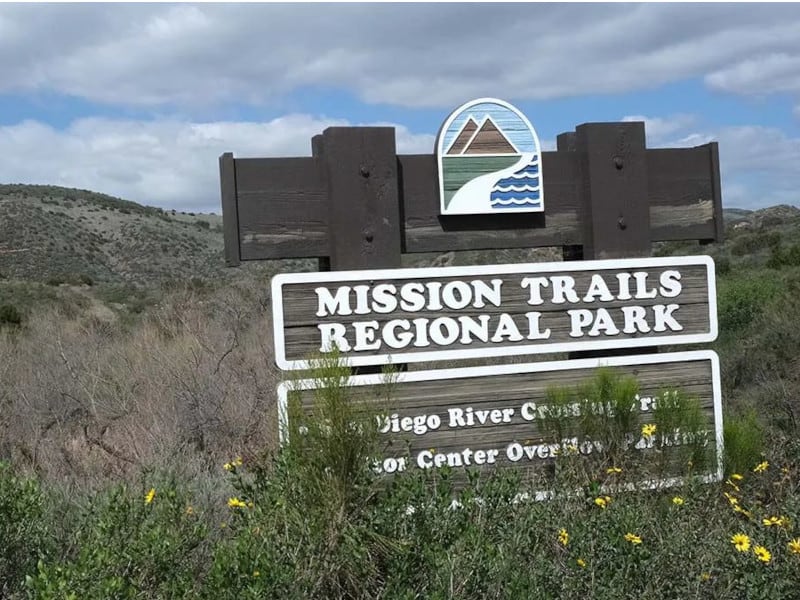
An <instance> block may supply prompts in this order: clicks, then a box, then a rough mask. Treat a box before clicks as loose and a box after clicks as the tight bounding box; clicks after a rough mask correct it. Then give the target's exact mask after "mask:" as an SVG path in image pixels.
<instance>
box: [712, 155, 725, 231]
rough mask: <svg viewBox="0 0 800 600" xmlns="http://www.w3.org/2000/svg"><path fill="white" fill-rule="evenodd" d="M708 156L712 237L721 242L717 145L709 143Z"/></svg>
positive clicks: (722, 223) (722, 218) (720, 195)
mask: <svg viewBox="0 0 800 600" xmlns="http://www.w3.org/2000/svg"><path fill="white" fill-rule="evenodd" d="M708 150H709V155H710V158H711V183H712V190H713V191H712V196H713V198H714V209H713V213H714V234H715V235H714V237H713V238H709V239H713V241H715V242H721V241H722V240H723V239H724V238H725V219H724V217H723V214H722V185H721V183H720V168H719V144H718V143H717V142H711V143H710V144H708Z"/></svg>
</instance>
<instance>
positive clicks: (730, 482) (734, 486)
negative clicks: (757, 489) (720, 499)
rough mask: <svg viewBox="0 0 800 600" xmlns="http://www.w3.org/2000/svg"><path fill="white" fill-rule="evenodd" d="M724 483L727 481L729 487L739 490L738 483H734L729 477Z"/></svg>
mask: <svg viewBox="0 0 800 600" xmlns="http://www.w3.org/2000/svg"><path fill="white" fill-rule="evenodd" d="M725 483H727V484H728V485H729V486H731V487H732V488H733V489H734V490H736V491H737V492H738V491H739V486H738V485H736V484H735V483H733V482H732V481H731V480H730V479H728V480H727V481H725Z"/></svg>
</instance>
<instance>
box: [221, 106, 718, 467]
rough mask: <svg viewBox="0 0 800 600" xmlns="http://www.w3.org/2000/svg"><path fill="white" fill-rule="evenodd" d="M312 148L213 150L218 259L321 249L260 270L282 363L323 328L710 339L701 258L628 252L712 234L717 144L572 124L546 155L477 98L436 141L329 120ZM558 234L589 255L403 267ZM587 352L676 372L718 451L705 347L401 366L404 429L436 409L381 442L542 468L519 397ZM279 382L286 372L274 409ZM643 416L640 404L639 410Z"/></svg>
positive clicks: (345, 346)
mask: <svg viewBox="0 0 800 600" xmlns="http://www.w3.org/2000/svg"><path fill="white" fill-rule="evenodd" d="M311 150H312V156H309V157H281V158H242V157H236V158H234V156H233V154H232V153H225V154H223V155H222V156H221V157H220V160H219V169H220V186H221V199H222V213H223V222H224V235H225V257H226V261H227V263H228V264H229V265H231V266H236V265H239V264H240V263H241V262H242V261H249V260H271V259H282V258H310V257H315V258H318V259H319V269H320V271H322V272H321V273H303V274H290V275H280V276H278V277H277V278H275V280H273V288H272V302H273V312H274V330H275V353H276V362H277V363H278V365H279V366H280V367H281V368H282V369H302V368H305V367H307V366H308V362H307V361H308V359H309V357H310V356H311V355H313V354H315V353H317V352H319V351H320V350H321V349H322V350H324V349H326V346H327V347H330V346H332V345H335V346H337V347H338V348H339V349H340V351H341V353H342V354H343V355H344V356H345V358H346V360H347V361H348V363H349V364H350V365H352V366H355V367H359V366H367V365H379V364H386V363H395V364H398V363H400V364H402V363H411V362H417V361H428V360H442V359H454V358H469V357H473V358H479V357H488V356H504V355H521V354H538V353H545V352H563V351H569V352H572V351H580V350H593V351H599V352H604V351H609V352H610V351H612V350H617V349H624V348H631V349H634V348H639V349H640V350H641V349H643V348H647V347H653V346H657V345H660V344H680V343H697V342H709V341H712V340H713V339H714V338H715V337H716V334H717V322H716V298H715V286H714V269H713V263H712V262H711V261H710V259H706V258H700V257H694V258H677V259H676V258H669V259H642V261H643V262H635V259H636V257H647V256H649V255H650V254H651V244H652V243H653V242H657V241H668V240H700V241H701V242H710V241H720V240H721V239H722V237H723V230H724V221H723V214H722V195H721V186H720V169H719V152H718V147H717V144H716V143H715V142H711V143H708V144H704V145H701V146H697V147H694V148H648V147H647V146H646V143H645V129H644V123H642V122H624V123H584V124H582V125H578V126H577V127H576V128H575V130H574V131H571V132H565V133H562V134H560V135H559V136H558V137H557V148H556V150H555V151H546V152H542V151H541V148H540V145H539V141H538V136H537V135H536V132H535V130H534V129H533V127H532V125H531V124H530V123H529V122H528V120H527V118H526V117H525V116H524V115H523V114H522V113H521V112H520V111H518V110H517V109H516V108H514V107H512V106H510V105H508V104H507V103H505V102H503V101H501V100H497V99H479V100H476V101H473V102H468V103H466V104H464V105H462V106H461V107H459V108H458V109H456V110H455V111H454V112H453V113H451V114H450V116H449V117H448V118H447V120H446V121H445V123H444V125H443V127H442V130H441V131H440V135H439V137H438V139H437V144H436V148H435V151H434V152H433V153H432V154H418V155H398V154H397V151H396V145H395V130H394V129H393V128H391V127H331V128H328V129H326V130H325V131H324V132H323V133H322V134H321V135H317V136H315V137H314V138H313V139H312V140H311ZM552 246H556V247H561V248H562V251H563V256H564V258H565V260H570V261H573V260H584V259H589V260H594V259H599V261H598V262H586V263H572V262H566V263H553V264H549V265H539V264H537V265H521V266H520V265H503V266H499V267H465V268H463V269H461V268H455V269H453V270H448V269H431V270H413V271H411V270H401V269H398V267H400V266H401V257H402V255H404V254H411V253H430V252H453V251H460V250H481V249H493V250H500V249H511V248H536V247H552ZM459 269H460V270H459ZM329 271H332V272H329ZM599 361H602V363H601V362H599ZM600 364H606V365H614V366H616V367H618V368H620V369H623V370H625V371H626V372H630V373H633V374H634V375H636V376H637V377H639V378H640V379H641V380H642V382H643V386H645V387H646V393H647V394H654V393H655V392H654V391H652V390H653V389H654V388H655V387H662V386H671V385H675V386H677V387H680V388H682V389H689V390H690V391H691V392H692V393H696V394H697V395H698V397H700V398H701V399H702V401H703V403H704V404H703V406H704V407H705V408H704V409H705V410H706V411H707V414H708V416H709V418H711V416H712V415H713V420H711V421H709V423H710V425H709V431H711V432H713V434H712V435H711V437H710V438H709V440H710V441H709V443H711V444H716V446H715V450H716V452H717V457H719V455H720V451H721V441H722V438H721V427H722V425H721V423H722V422H721V415H720V410H719V373H718V371H719V369H718V366H717V360H716V357H715V356H712V355H709V354H703V355H700V354H698V353H686V354H683V355H680V357H675V356H673V355H658V356H655V355H654V356H636V357H628V358H603V359H584V360H580V361H564V362H555V363H553V362H550V363H537V364H532V365H515V366H502V367H498V366H493V367H480V368H476V369H466V370H462V369H458V370H436V371H426V372H408V373H401V374H400V375H399V378H400V379H399V381H398V384H397V387H396V389H397V393H398V394H399V395H398V396H397V400H396V407H397V408H396V411H397V421H396V422H397V423H398V426H399V427H400V428H401V430H402V428H403V427H404V425H403V423H409V422H410V423H412V428H413V427H416V425H414V424H415V423H417V422H418V420H417V421H415V417H417V418H418V415H417V414H416V413H415V411H416V412H419V414H426V415H428V416H429V417H430V416H431V415H433V414H436V415H438V418H439V421H440V424H439V426H438V427H436V428H433V427H430V426H429V427H428V430H429V431H427V432H426V433H425V434H424V435H423V434H416V433H410V432H408V431H399V432H391V435H389V434H388V433H387V435H388V436H389V437H387V441H391V443H392V445H393V446H392V450H393V452H394V451H395V450H397V448H399V446H400V445H402V444H405V443H406V442H407V443H408V444H410V445H408V446H407V447H406V449H407V450H409V452H410V453H409V454H408V457H407V458H406V460H407V461H411V462H409V463H408V464H417V465H419V464H420V462H419V461H422V462H423V463H426V464H427V463H429V462H431V461H432V463H433V466H434V467H436V466H437V461H442V460H444V461H445V462H451V461H455V460H456V458H451V456H450V455H453V456H457V455H460V456H461V458H462V460H463V461H465V460H466V457H467V454H469V453H466V454H465V450H466V449H467V448H469V449H470V450H471V452H472V454H471V455H470V456H471V457H472V458H470V460H472V461H473V462H475V463H478V462H479V461H481V460H482V461H483V465H481V466H484V467H487V468H488V467H489V466H495V465H496V466H502V465H506V464H508V465H516V466H519V465H521V464H525V465H532V466H533V467H534V468H539V467H541V466H542V465H546V464H549V463H552V461H553V458H552V452H551V451H550V450H549V447H548V448H545V447H543V446H542V445H541V443H538V444H537V442H536V440H537V439H539V440H541V439H542V438H541V436H540V435H539V434H540V432H538V430H537V429H536V427H535V426H534V425H533V424H532V423H531V422H529V421H527V420H526V419H525V418H524V416H523V406H524V405H525V403H527V402H541V399H542V397H543V396H542V394H543V391H542V390H543V387H542V386H543V385H545V384H546V383H547V382H551V383H558V382H571V381H575V380H577V379H579V378H583V377H588V376H589V375H590V374H591V372H592V371H593V369H595V368H596V367H597V366H598V365H600ZM378 377H380V376H377V375H363V376H361V375H360V376H356V377H355V378H353V380H352V382H353V390H354V391H357V390H361V393H363V394H365V395H366V396H368V395H369V390H370V387H371V386H373V385H376V384H377V383H378V379H377V378H378ZM288 390H289V388H288V387H287V384H283V385H282V386H281V388H280V394H281V398H282V402H283V403H284V404H283V405H284V406H285V400H286V398H287V394H288ZM300 393H301V395H303V394H304V392H300ZM303 398H306V396H303ZM468 408H472V412H470V413H469V414H471V415H472V417H471V418H472V419H473V421H471V422H472V423H473V425H465V426H461V425H459V423H460V421H459V418H458V417H455V416H453V414H454V413H451V412H450V410H451V409H452V410H456V409H458V410H461V411H462V412H461V413H459V414H461V415H462V417H463V419H465V421H464V422H465V423H466V422H467V421H468V419H469V418H468V417H467V416H466V415H467V413H468V411H467V409H468ZM420 411H421V412H420ZM480 411H483V412H480ZM508 411H511V412H508ZM481 415H483V417H481ZM497 415H499V417H497ZM505 415H508V421H507V422H506V420H505ZM649 416H651V414H650V413H649V412H648V411H647V410H645V409H644V408H642V410H641V414H639V415H638V417H640V418H641V419H642V420H647V418H648V417H649ZM482 418H483V421H481V419H482ZM409 419H410V421H409ZM450 419H455V421H454V423H455V424H456V426H454V427H451V426H450ZM475 419H477V421H475ZM496 419H499V421H497V422H496ZM433 420H434V421H436V419H433ZM476 422H478V423H479V426H474V423H476ZM426 423H427V421H426ZM476 435H477V437H475V436H476ZM404 436H405V437H404ZM471 436H472V437H471ZM537 436H539V437H537ZM423 438H425V442H424V443H422V444H421V445H420V443H421V440H422V439H423ZM515 444H516V445H515ZM636 445H637V442H635V441H634V442H633V444H632V448H633V449H636ZM424 446H428V448H425V447H424ZM667 447H669V446H667ZM431 448H434V449H436V448H438V449H439V451H437V452H433V451H431ZM579 448H580V446H579ZM587 448H588V446H587ZM520 449H521V450H520ZM490 451H496V455H495V453H494V452H492V453H491V454H492V455H493V456H494V463H491V461H490V460H489V456H490ZM651 451H653V448H645V449H643V452H645V453H649V452H651ZM658 451H660V449H656V453H657V452H658ZM426 452H428V454H425V453H426ZM520 452H521V453H522V454H521V455H520V458H519V459H517V460H514V457H516V456H517V455H518V454H519V453H520ZM480 453H482V454H480ZM400 456H401V455H400V454H396V453H393V454H388V455H387V459H386V460H388V461H389V462H388V463H385V464H384V465H382V467H384V469H383V470H384V471H390V470H391V464H392V463H391V461H392V460H394V461H395V462H394V465H395V467H394V469H395V471H396V470H398V469H399V467H398V464H399V462H398V461H399V458H398V457H400ZM442 456H444V458H441V457H442ZM437 457H438V458H437ZM479 457H482V458H479ZM421 466H423V467H425V466H426V465H425V464H423V465H421ZM718 469H719V467H717V470H716V471H713V472H711V473H710V475H712V476H719V470H718Z"/></svg>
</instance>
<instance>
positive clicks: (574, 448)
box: [567, 444, 578, 454]
mask: <svg viewBox="0 0 800 600" xmlns="http://www.w3.org/2000/svg"><path fill="white" fill-rule="evenodd" d="M577 453H578V446H576V445H575V444H570V445H569V446H567V454H577Z"/></svg>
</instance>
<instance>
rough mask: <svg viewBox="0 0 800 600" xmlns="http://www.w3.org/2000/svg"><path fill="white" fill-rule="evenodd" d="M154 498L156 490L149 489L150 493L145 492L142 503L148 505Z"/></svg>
mask: <svg viewBox="0 0 800 600" xmlns="http://www.w3.org/2000/svg"><path fill="white" fill-rule="evenodd" d="M155 497H156V488H150V491H149V492H147V494H145V496H144V503H145V504H150V503H151V502H152V501H153V498H155Z"/></svg>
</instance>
